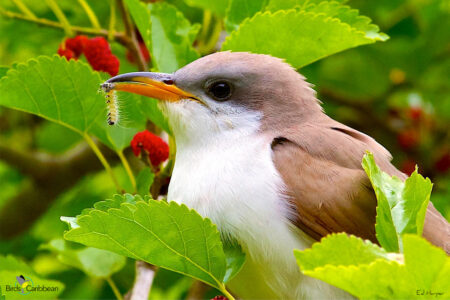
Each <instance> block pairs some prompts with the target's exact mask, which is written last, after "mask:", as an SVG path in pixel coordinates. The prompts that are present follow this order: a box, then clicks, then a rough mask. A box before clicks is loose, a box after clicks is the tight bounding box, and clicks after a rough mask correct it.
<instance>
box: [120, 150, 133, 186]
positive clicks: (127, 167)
mask: <svg viewBox="0 0 450 300" xmlns="http://www.w3.org/2000/svg"><path fill="white" fill-rule="evenodd" d="M117 155H118V156H119V158H120V161H121V162H122V165H123V167H124V169H125V171H126V172H127V174H128V177H129V178H130V181H131V185H132V186H133V189H134V192H135V193H137V186H136V178H135V177H134V175H133V171H131V167H130V164H129V163H128V160H127V158H126V157H125V155H123V150H119V151H117Z"/></svg>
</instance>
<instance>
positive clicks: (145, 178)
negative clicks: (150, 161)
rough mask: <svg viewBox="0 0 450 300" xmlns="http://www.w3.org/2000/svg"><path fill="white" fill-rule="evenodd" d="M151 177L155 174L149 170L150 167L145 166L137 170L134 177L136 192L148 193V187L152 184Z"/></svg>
mask: <svg viewBox="0 0 450 300" xmlns="http://www.w3.org/2000/svg"><path fill="white" fill-rule="evenodd" d="M153 179H155V174H154V173H153V172H152V170H150V168H145V169H143V170H142V171H141V172H139V174H138V176H137V177H136V185H137V192H138V194H140V195H148V193H149V191H150V187H151V186H152V184H153Z"/></svg>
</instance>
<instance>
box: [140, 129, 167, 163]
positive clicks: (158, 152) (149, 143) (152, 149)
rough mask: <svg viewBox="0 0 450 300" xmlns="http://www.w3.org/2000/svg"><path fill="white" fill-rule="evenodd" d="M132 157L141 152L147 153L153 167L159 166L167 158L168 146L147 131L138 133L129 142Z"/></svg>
mask: <svg viewBox="0 0 450 300" xmlns="http://www.w3.org/2000/svg"><path fill="white" fill-rule="evenodd" d="M131 149H132V150H133V153H134V155H136V156H139V154H141V152H142V151H145V152H146V153H148V157H149V159H150V161H151V163H152V165H153V166H155V167H156V166H159V165H160V164H161V163H162V162H163V161H165V160H166V159H168V158H169V145H167V143H166V142H165V141H164V140H163V139H162V138H160V137H159V136H157V135H155V134H153V133H151V132H150V131H148V130H144V131H141V132H138V133H137V134H136V135H135V136H134V137H133V140H131Z"/></svg>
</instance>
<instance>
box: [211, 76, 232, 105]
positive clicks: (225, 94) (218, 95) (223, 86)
mask: <svg viewBox="0 0 450 300" xmlns="http://www.w3.org/2000/svg"><path fill="white" fill-rule="evenodd" d="M208 93H209V94H210V95H211V96H212V97H213V98H214V99H216V100H219V101H225V100H227V99H228V98H229V97H230V96H231V86H230V84H229V83H227V82H223V81H219V82H215V83H213V84H211V85H210V86H209V88H208Z"/></svg>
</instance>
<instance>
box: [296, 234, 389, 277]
mask: <svg viewBox="0 0 450 300" xmlns="http://www.w3.org/2000/svg"><path fill="white" fill-rule="evenodd" d="M342 249H345V251H343V250H342ZM334 250H335V251H334ZM295 257H296V258H297V262H298V264H299V266H300V268H301V269H304V270H310V269H315V268H318V267H320V266H323V265H333V266H351V265H357V264H369V263H371V262H373V261H375V260H377V259H380V258H387V257H388V253H387V252H386V251H385V250H384V249H382V248H380V247H378V246H377V245H375V244H373V243H372V242H370V241H368V240H366V241H364V240H362V239H360V238H357V237H355V236H353V235H350V236H347V235H346V234H345V233H338V234H330V235H328V236H327V237H326V238H323V239H322V240H321V242H320V243H315V244H313V246H312V248H311V249H306V250H304V251H297V250H295Z"/></svg>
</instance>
